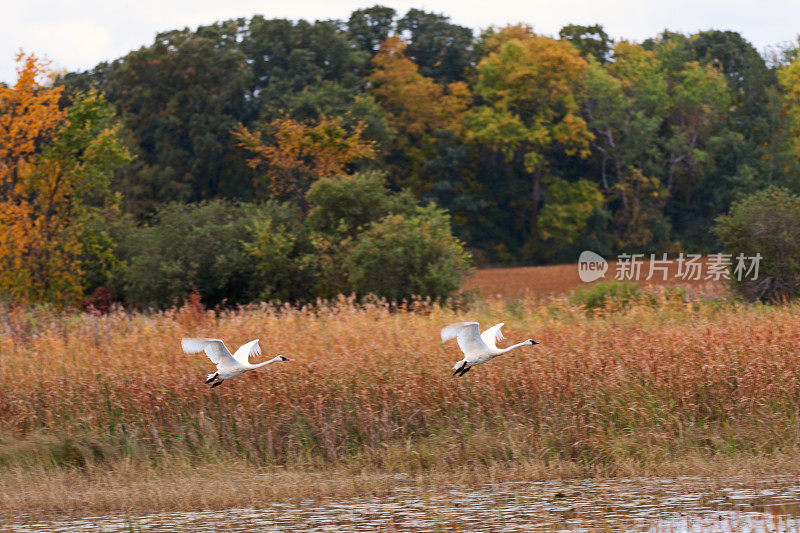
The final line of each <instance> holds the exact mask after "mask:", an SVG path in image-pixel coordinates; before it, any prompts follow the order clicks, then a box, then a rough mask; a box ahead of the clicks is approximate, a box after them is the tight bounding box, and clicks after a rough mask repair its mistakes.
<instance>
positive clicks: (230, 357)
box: [181, 338, 288, 389]
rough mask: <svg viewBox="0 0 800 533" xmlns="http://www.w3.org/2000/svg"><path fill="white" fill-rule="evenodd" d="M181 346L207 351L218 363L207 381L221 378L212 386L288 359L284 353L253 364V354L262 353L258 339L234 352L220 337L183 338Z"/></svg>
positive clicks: (196, 351) (187, 349)
mask: <svg viewBox="0 0 800 533" xmlns="http://www.w3.org/2000/svg"><path fill="white" fill-rule="evenodd" d="M181 348H183V351H184V352H186V353H200V352H206V355H207V356H208V358H209V359H211V362H212V363H216V364H217V371H216V372H214V373H212V374H209V375H208V379H206V383H211V382H213V381H214V380H219V381H217V382H216V383H214V384H213V385H211V388H212V389H213V388H214V387H216V386H217V385H222V382H223V381H225V380H226V379H233V378H235V377H238V376H241V375H242V374H244V373H245V372H247V371H248V370H255V369H256V368H261V367H262V366H266V365H268V364H270V363H275V362H278V361H288V359H287V358H285V357H284V356H282V355H279V356H277V357H273V358H272V359H270V360H269V361H265V362H263V363H258V364H256V365H251V364H250V361H249V358H250V356H251V355H261V347H260V346H259V345H258V339H256V340H254V341H250V342H248V343H247V344H242V345H241V346H239V349H238V350H236V352H235V353H234V354H231V352H230V351H229V350H228V348H226V347H225V343H224V342H222V341H221V340H219V339H196V338H184V339H181Z"/></svg>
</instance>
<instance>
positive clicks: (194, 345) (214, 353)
mask: <svg viewBox="0 0 800 533" xmlns="http://www.w3.org/2000/svg"><path fill="white" fill-rule="evenodd" d="M181 348H183V351H184V352H186V353H200V352H205V353H206V355H207V356H208V358H209V359H211V362H212V363H216V365H217V367H220V366H236V365H237V362H236V359H234V358H233V356H232V355H231V352H230V351H229V350H228V348H227V347H225V343H224V342H222V341H221V340H219V339H194V338H186V339H181Z"/></svg>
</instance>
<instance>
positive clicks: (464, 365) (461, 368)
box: [453, 361, 467, 376]
mask: <svg viewBox="0 0 800 533" xmlns="http://www.w3.org/2000/svg"><path fill="white" fill-rule="evenodd" d="M466 366H467V363H466V361H465V362H464V364H463V365H461V366H460V367H458V368H456V369H455V371H454V372H453V375H454V376H455V375H456V374H458V373H459V372H461V371H462V370H464V367H466Z"/></svg>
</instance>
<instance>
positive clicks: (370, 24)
mask: <svg viewBox="0 0 800 533" xmlns="http://www.w3.org/2000/svg"><path fill="white" fill-rule="evenodd" d="M396 14H397V12H396V11H395V10H394V9H392V8H391V7H385V6H380V5H374V6H372V7H368V8H365V9H357V10H355V11H353V12H352V13H351V14H350V18H349V19H348V21H347V34H348V36H349V37H350V39H352V40H353V41H354V42H355V43H356V44H358V46H359V47H361V49H362V50H364V51H365V52H368V53H369V54H371V55H372V54H375V52H377V51H378V48H380V45H381V43H382V42H383V41H385V40H386V39H388V38H389V34H390V33H391V31H392V28H393V26H394V17H395V15H396Z"/></svg>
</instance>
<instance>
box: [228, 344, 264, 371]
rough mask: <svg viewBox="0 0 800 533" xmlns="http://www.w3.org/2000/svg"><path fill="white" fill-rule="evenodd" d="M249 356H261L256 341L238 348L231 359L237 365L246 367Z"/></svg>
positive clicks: (259, 347) (248, 362)
mask: <svg viewBox="0 0 800 533" xmlns="http://www.w3.org/2000/svg"><path fill="white" fill-rule="evenodd" d="M251 355H261V346H259V345H258V339H256V340H254V341H250V342H248V343H247V344H242V345H241V346H239V349H238V350H236V352H234V354H233V358H234V359H236V361H238V362H239V364H242V365H248V364H250V356H251Z"/></svg>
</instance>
